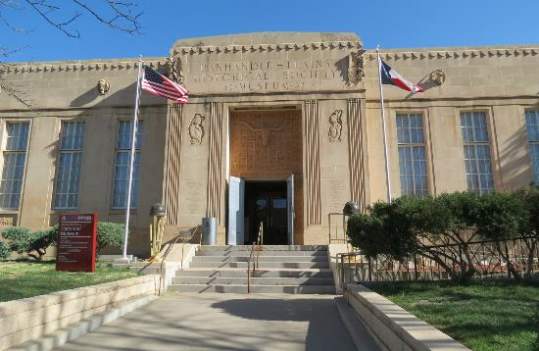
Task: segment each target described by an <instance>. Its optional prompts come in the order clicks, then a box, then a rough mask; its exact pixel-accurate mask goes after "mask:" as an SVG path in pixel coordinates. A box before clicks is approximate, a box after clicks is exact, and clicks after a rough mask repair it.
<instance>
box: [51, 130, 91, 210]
mask: <svg viewBox="0 0 539 351" xmlns="http://www.w3.org/2000/svg"><path fill="white" fill-rule="evenodd" d="M83 143H84V122H80V121H63V122H62V128H61V132H60V142H59V153H58V166H57V170H56V184H55V194H54V201H53V208H54V209H74V208H78V207H79V184H80V168H81V158H82V148H83Z"/></svg>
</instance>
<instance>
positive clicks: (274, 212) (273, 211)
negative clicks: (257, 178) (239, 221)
mask: <svg viewBox="0 0 539 351" xmlns="http://www.w3.org/2000/svg"><path fill="white" fill-rule="evenodd" d="M287 206H288V204H287V199H286V182H246V183H245V234H246V240H245V243H246V244H248V243H252V242H254V241H256V239H257V238H258V233H259V231H260V227H261V226H262V229H263V231H262V237H261V238H260V239H261V241H262V243H263V244H266V245H285V244H288V235H287V229H288V221H287V215H288V211H287Z"/></svg>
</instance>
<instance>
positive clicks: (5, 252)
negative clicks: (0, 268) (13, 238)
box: [0, 240, 10, 261]
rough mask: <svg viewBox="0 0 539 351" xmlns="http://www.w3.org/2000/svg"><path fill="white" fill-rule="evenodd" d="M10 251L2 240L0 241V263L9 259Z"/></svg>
mask: <svg viewBox="0 0 539 351" xmlns="http://www.w3.org/2000/svg"><path fill="white" fill-rule="evenodd" d="M9 254H10V250H9V247H8V246H7V245H6V243H4V242H3V241H2V240H0V261H4V260H7V258H8V257H9Z"/></svg>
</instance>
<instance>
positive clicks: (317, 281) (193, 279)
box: [173, 274, 334, 286]
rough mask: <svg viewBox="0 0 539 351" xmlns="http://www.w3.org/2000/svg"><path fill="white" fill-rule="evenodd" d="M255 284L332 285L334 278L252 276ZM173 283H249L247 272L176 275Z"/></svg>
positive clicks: (252, 281)
mask: <svg viewBox="0 0 539 351" xmlns="http://www.w3.org/2000/svg"><path fill="white" fill-rule="evenodd" d="M251 283H252V284H255V285H331V286H333V285H334V284H333V278H331V277H326V278H310V277H304V278H283V277H275V278H258V277H254V278H251ZM173 284H212V285H242V284H247V274H245V276H243V277H204V276H176V278H174V279H173Z"/></svg>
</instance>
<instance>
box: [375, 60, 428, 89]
mask: <svg viewBox="0 0 539 351" xmlns="http://www.w3.org/2000/svg"><path fill="white" fill-rule="evenodd" d="M380 77H381V78H382V84H391V85H395V86H398V87H399V88H401V89H404V90H406V91H410V92H411V93H412V94H415V93H420V92H422V91H424V90H423V88H422V87H421V86H420V85H417V84H414V83H412V82H410V81H408V80H406V79H404V78H403V77H402V76H401V75H400V74H399V73H397V71H395V70H394V69H393V68H391V67H389V65H388V64H387V63H385V62H384V61H383V60H381V59H380Z"/></svg>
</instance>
